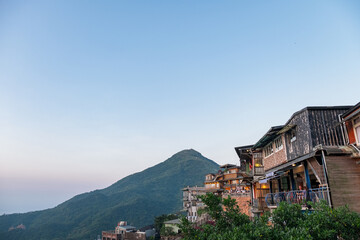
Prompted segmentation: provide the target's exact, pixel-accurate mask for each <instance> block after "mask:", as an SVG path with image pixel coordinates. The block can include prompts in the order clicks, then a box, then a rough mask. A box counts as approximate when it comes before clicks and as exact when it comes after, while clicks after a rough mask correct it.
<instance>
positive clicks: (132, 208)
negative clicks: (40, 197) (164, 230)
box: [0, 150, 218, 240]
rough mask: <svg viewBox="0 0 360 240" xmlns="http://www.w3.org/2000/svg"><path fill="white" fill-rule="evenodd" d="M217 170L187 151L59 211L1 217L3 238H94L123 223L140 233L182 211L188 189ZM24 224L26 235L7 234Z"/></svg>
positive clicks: (82, 196) (81, 197)
mask: <svg viewBox="0 0 360 240" xmlns="http://www.w3.org/2000/svg"><path fill="white" fill-rule="evenodd" d="M217 169H218V165H217V164H216V163H215V162H213V161H211V160H209V159H207V158H205V157H204V156H202V155H201V154H200V153H199V152H196V151H195V150H184V151H181V152H179V153H177V154H175V155H173V156H172V157H171V158H169V159H167V160H166V161H164V162H162V163H160V164H157V165H156V166H154V167H151V168H148V169H146V170H144V171H142V172H139V173H135V174H133V175H130V176H128V177H125V178H123V179H121V180H120V181H118V182H116V183H114V184H113V185H111V186H110V187H108V188H105V189H102V190H96V191H93V192H89V193H84V194H80V195H77V196H75V197H73V198H72V199H70V200H68V201H66V202H64V203H62V204H60V205H58V206H57V207H55V208H52V209H48V210H43V211H37V212H30V213H25V214H11V215H3V216H0V239H27V240H32V239H36V240H39V239H47V240H48V239H95V238H96V236H97V235H99V234H101V231H103V230H112V229H114V228H115V226H116V224H117V222H118V221H120V220H124V221H128V223H129V224H130V225H134V226H136V227H138V228H140V227H143V226H146V225H150V224H152V223H153V219H154V217H155V216H159V215H161V214H168V213H173V212H178V211H179V210H180V209H181V208H182V201H181V199H182V191H181V189H182V188H183V187H185V186H188V185H189V186H192V185H196V184H197V185H202V183H203V181H204V176H205V175H206V174H207V173H209V172H215V171H217ZM114 172H116V171H115V170H114V171H113V173H114ZM21 223H22V224H24V225H25V226H26V230H13V231H8V229H9V228H10V227H11V226H17V225H19V224H21Z"/></svg>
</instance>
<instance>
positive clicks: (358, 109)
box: [341, 102, 360, 120]
mask: <svg viewBox="0 0 360 240" xmlns="http://www.w3.org/2000/svg"><path fill="white" fill-rule="evenodd" d="M359 112H360V102H359V103H358V104H356V105H355V106H353V107H352V108H350V109H349V110H347V111H346V112H344V113H343V114H342V115H341V117H342V118H343V119H344V120H348V119H349V118H351V117H353V116H354V115H355V114H357V113H359Z"/></svg>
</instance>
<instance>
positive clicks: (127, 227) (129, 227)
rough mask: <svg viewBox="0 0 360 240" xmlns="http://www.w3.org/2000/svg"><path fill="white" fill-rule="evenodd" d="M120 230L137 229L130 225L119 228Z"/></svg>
mask: <svg viewBox="0 0 360 240" xmlns="http://www.w3.org/2000/svg"><path fill="white" fill-rule="evenodd" d="M118 227H119V228H123V229H126V230H130V229H136V227H134V226H130V225H125V226H118Z"/></svg>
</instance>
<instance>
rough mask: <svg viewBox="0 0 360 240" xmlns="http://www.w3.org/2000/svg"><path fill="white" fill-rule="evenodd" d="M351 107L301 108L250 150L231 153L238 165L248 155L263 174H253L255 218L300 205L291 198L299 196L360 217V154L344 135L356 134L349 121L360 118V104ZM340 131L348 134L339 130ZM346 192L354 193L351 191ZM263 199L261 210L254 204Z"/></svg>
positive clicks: (238, 148)
mask: <svg viewBox="0 0 360 240" xmlns="http://www.w3.org/2000/svg"><path fill="white" fill-rule="evenodd" d="M355 107H356V109H354V110H352V107H351V106H335V107H306V108H304V109H302V110H300V111H298V112H296V113H294V114H293V115H292V117H291V118H290V119H289V120H288V121H287V122H286V123H285V124H284V125H282V126H276V127H272V128H270V130H269V131H268V132H267V133H266V134H265V135H264V136H263V137H262V138H261V139H260V140H259V141H258V142H257V143H255V144H254V145H249V146H250V147H249V146H244V147H237V148H235V150H236V152H237V153H238V155H239V158H240V162H241V163H242V162H246V161H249V160H248V158H244V154H241V153H242V152H241V151H242V150H243V149H247V156H248V155H252V163H250V164H252V165H253V166H254V165H255V164H256V163H257V164H258V166H260V165H261V166H263V168H264V172H263V174H257V175H255V174H254V171H253V180H252V196H253V199H252V204H253V213H254V214H255V215H256V214H259V213H260V214H261V212H263V211H266V210H267V209H269V208H273V207H276V206H277V204H278V203H279V202H281V201H287V202H294V203H300V202H299V199H298V198H296V196H299V194H303V195H306V196H307V198H306V199H307V200H311V201H319V200H320V199H323V200H325V201H327V202H328V203H329V205H330V206H335V207H337V206H340V205H345V204H348V205H349V207H350V208H351V209H353V210H355V211H358V212H360V207H359V206H360V205H359V204H360V202H359V203H357V200H358V199H360V188H359V187H358V186H359V185H360V164H359V160H358V159H359V155H360V150H359V149H358V148H357V147H356V146H355V145H351V146H347V144H349V143H352V142H353V140H354V139H353V137H352V133H351V132H349V129H350V130H352V131H353V132H354V131H355V134H356V130H357V129H355V128H354V121H353V120H352V119H353V118H355V119H358V118H357V117H358V116H360V104H357V105H356V106H355ZM345 114H348V115H347V116H348V117H349V116H350V117H351V119H350V118H349V119H348V121H347V122H346V121H345V122H344V120H343V116H344V115H345ZM359 119H360V118H359ZM357 121H360V120H356V121H355V123H356V124H359V127H360V122H359V123H358V122H357ZM349 122H350V123H349ZM345 125H346V126H352V128H349V127H348V128H347V129H345V128H344V126H345ZM356 126H357V125H356ZM359 129H360V128H359ZM353 135H354V134H353ZM359 136H360V135H359ZM355 140H357V138H355ZM359 140H360V137H359ZM281 144H283V145H284V146H282V145H281ZM249 149H250V150H249ZM357 150H359V152H357ZM259 156H261V161H259V160H258V159H259ZM351 186H352V187H353V188H357V190H354V191H353V190H351ZM264 194H266V196H265V203H266V205H267V206H265V207H264V204H260V203H262V202H264ZM304 200H305V199H301V201H303V202H304ZM260 205H262V206H260Z"/></svg>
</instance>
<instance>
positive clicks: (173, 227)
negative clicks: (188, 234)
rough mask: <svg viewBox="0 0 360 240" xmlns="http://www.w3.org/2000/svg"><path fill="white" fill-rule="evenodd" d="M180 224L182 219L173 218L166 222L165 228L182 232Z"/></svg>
mask: <svg viewBox="0 0 360 240" xmlns="http://www.w3.org/2000/svg"><path fill="white" fill-rule="evenodd" d="M179 224H180V219H173V220H169V221H166V222H164V226H165V228H170V229H171V231H172V232H174V233H176V234H178V233H180V227H179Z"/></svg>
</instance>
